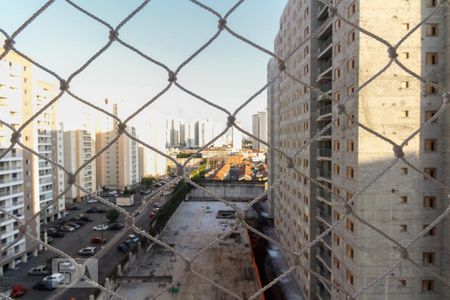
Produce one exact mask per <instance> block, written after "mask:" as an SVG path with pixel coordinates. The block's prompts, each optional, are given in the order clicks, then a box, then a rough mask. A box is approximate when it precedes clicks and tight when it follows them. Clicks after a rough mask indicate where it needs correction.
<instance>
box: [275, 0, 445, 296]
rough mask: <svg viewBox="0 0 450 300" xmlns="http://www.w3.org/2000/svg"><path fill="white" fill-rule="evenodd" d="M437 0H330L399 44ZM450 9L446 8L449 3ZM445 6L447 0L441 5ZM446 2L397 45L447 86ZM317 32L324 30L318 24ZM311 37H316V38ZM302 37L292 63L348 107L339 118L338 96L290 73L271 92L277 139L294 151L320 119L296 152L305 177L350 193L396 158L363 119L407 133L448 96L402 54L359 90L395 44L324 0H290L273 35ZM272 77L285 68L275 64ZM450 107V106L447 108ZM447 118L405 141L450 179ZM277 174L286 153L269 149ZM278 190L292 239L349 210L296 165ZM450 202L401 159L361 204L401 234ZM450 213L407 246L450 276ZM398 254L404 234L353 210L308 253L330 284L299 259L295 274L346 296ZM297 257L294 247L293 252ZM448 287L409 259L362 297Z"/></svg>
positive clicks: (298, 245) (309, 289) (322, 290)
mask: <svg viewBox="0 0 450 300" xmlns="http://www.w3.org/2000/svg"><path fill="white" fill-rule="evenodd" d="M437 2H438V1H381V0H380V1H350V0H341V1H333V3H335V4H336V5H337V9H338V13H339V14H340V15H342V16H345V17H348V18H349V19H350V20H351V21H352V22H355V23H357V24H361V26H362V27H364V28H365V29H367V30H369V31H370V32H373V33H375V34H377V35H379V36H382V37H383V38H384V39H386V40H387V41H389V42H390V43H392V44H395V43H396V42H398V41H399V40H400V39H402V38H403V37H404V36H405V35H406V34H407V32H408V31H409V30H410V29H411V28H412V27H413V26H414V25H415V24H419V23H420V22H422V21H423V20H424V19H425V17H426V16H427V15H428V14H430V13H431V11H432V10H433V9H434V7H435V6H436V5H437ZM446 9H448V8H446ZM444 11H445V10H444ZM447 22H448V13H447V14H446V13H440V14H436V15H434V16H433V17H432V18H430V19H427V20H426V22H425V24H424V26H423V27H422V29H421V30H418V31H416V32H414V33H413V34H411V35H410V36H409V37H408V38H407V40H406V41H405V42H404V43H403V44H402V46H401V47H400V48H399V49H397V51H398V55H399V57H398V59H399V60H400V61H401V62H402V63H404V64H405V65H406V66H407V67H408V68H410V69H411V70H413V71H414V72H416V73H418V74H421V75H422V76H424V77H426V78H427V79H428V80H430V81H434V82H436V83H438V84H440V85H441V86H447V88H448V87H449V76H450V75H449V74H450V67H449V65H448V64H447V63H446V60H445V59H444V57H448V56H449V54H450V53H449V50H448V49H449V47H448V46H449V40H448V39H447V38H446V37H448V31H447V29H446V28H447V27H446V25H445V24H447ZM313 32H317V34H316V35H314V36H311V34H312V33H313ZM309 38H311V39H309ZM297 47H299V49H298V50H297V51H296V52H295V53H294V54H293V55H292V56H291V57H290V58H289V60H287V61H286V67H287V70H288V71H289V72H290V73H291V74H294V75H295V76H298V77H299V78H300V79H301V80H302V81H303V82H305V83H307V84H309V85H312V86H314V87H316V88H317V89H320V90H321V91H322V92H323V93H325V94H327V95H331V96H333V98H334V99H336V100H337V101H340V102H341V103H343V100H344V99H346V98H348V101H346V102H345V104H344V105H345V108H346V111H347V113H348V114H349V117H348V118H347V117H346V116H345V115H340V116H339V117H338V119H337V120H336V122H335V123H334V124H333V126H332V127H331V128H328V129H325V127H326V126H327V125H329V124H330V122H332V113H333V112H336V107H335V106H336V105H334V106H333V105H332V102H331V101H330V99H329V98H326V97H323V96H320V95H317V94H315V93H313V92H312V91H311V90H310V89H309V88H307V87H304V86H302V85H301V84H299V83H297V82H295V81H293V80H292V79H290V78H289V77H288V76H286V75H281V76H280V77H279V78H278V79H277V80H276V82H275V83H274V84H273V86H272V87H271V89H269V92H268V97H269V99H268V107H269V112H270V114H271V115H270V116H269V119H270V120H271V122H270V127H271V128H269V132H270V137H269V140H270V141H271V144H272V145H274V147H278V148H280V149H281V150H283V151H284V152H285V153H287V154H289V155H291V156H292V155H294V153H296V152H297V151H298V150H299V149H300V148H301V147H302V146H303V145H305V143H306V142H307V141H309V140H310V139H311V138H312V137H313V136H315V135H316V134H317V133H318V132H319V131H323V132H322V135H321V137H320V138H319V139H318V141H317V142H315V143H313V144H311V145H310V146H309V147H307V148H306V149H304V150H303V151H301V152H300V153H299V154H298V155H297V156H296V158H295V160H294V164H295V166H296V168H298V170H300V171H301V172H302V173H303V174H305V175H306V176H308V177H312V178H315V179H316V180H317V181H319V182H320V183H321V184H322V185H324V186H326V187H328V188H329V189H331V190H332V191H333V192H334V193H336V194H338V195H340V197H342V198H343V199H344V200H346V201H348V200H350V199H351V198H352V197H353V195H355V194H356V193H357V192H358V191H359V190H361V189H362V188H363V187H364V186H366V185H367V184H368V183H370V182H371V180H372V179H373V178H374V177H375V176H377V174H380V173H381V172H382V171H383V170H385V169H386V168H387V167H388V165H389V163H390V162H391V161H392V159H393V158H394V154H393V151H392V145H391V144H389V143H385V142H383V141H382V140H380V139H379V138H378V137H376V136H375V135H373V134H371V133H369V132H368V131H366V130H363V129H362V128H361V127H359V126H355V125H354V121H358V122H361V123H362V124H365V125H366V126H368V127H370V128H371V129H373V130H375V131H376V132H379V133H381V134H383V135H384V136H386V137H388V138H390V139H392V140H393V141H395V142H396V143H397V144H400V143H402V142H403V141H404V140H405V139H406V138H407V137H408V136H409V135H410V134H411V133H412V132H413V131H414V130H416V129H417V128H419V127H420V124H421V123H423V122H424V121H426V120H428V119H430V118H431V117H432V116H433V115H434V114H435V113H436V112H437V110H438V109H439V107H440V106H441V105H442V100H441V98H440V97H441V96H440V95H439V94H438V92H437V89H435V88H433V87H430V86H426V85H423V84H421V82H420V81H418V80H416V79H415V78H414V77H413V76H411V75H410V74H408V73H406V72H404V71H402V70H401V69H400V68H399V67H398V66H391V67H390V68H388V69H387V70H386V71H384V72H383V73H382V74H381V75H380V76H379V77H378V78H377V79H376V80H374V81H373V82H371V83H370V84H369V85H367V86H366V87H364V89H362V90H361V91H360V92H359V93H355V92H356V89H357V87H358V86H361V85H362V84H363V83H364V82H366V81H367V80H369V79H370V78H372V77H373V76H374V75H375V74H377V72H379V71H380V70H381V69H382V68H383V67H384V66H385V65H386V64H387V63H388V62H389V58H388V56H387V52H386V46H385V45H384V44H382V43H379V42H378V41H377V40H375V39H373V38H372V37H370V36H368V35H365V34H363V33H361V32H360V31H358V30H357V29H355V28H354V27H353V26H351V25H349V24H347V23H346V22H344V21H342V20H339V19H338V18H336V17H332V16H330V14H329V10H328V8H327V7H326V6H324V5H323V4H321V3H319V2H318V1H296V0H291V1H288V4H287V6H286V8H285V10H284V13H283V16H282V17H281V21H280V31H279V33H278V35H277V37H276V40H275V51H276V54H277V55H278V56H279V57H287V56H288V54H289V53H291V52H292V51H294V49H296V48H297ZM268 72H269V78H273V76H274V75H275V74H276V73H277V72H279V71H278V63H277V62H276V61H273V60H272V61H271V62H270V63H269V66H268ZM446 116H448V111H447V112H446ZM449 130H450V128H449V122H448V118H446V117H444V118H440V119H439V120H437V121H436V122H434V123H433V124H431V125H430V126H429V127H428V128H427V129H426V130H423V131H422V132H420V134H419V135H418V136H417V137H416V138H414V139H412V140H410V141H408V144H407V146H405V153H406V156H407V158H408V160H409V161H411V162H412V163H413V164H414V165H415V166H417V167H418V168H419V169H421V170H423V171H424V172H426V173H428V174H429V175H430V176H432V177H435V178H437V179H438V180H441V181H442V182H445V183H446V184H449V181H450V179H449V178H450V177H449V176H448V170H450V165H449V157H450V156H449V153H448V151H449V150H448V149H449V147H446V146H447V145H448V143H449V138H448V132H450V131H449ZM269 155H270V157H269V163H270V167H271V168H270V172H271V174H270V176H269V178H271V180H272V182H273V179H274V178H278V177H279V176H280V175H281V174H282V173H284V172H285V171H286V170H287V169H288V168H287V161H286V159H285V158H283V157H282V156H281V155H280V154H279V153H275V152H273V151H271V152H270V153H269ZM270 196H271V198H272V199H271V202H272V203H273V211H274V217H275V228H276V232H277V234H278V236H279V238H280V241H281V242H282V243H283V244H284V245H286V246H288V247H290V248H291V249H293V250H300V249H302V248H303V247H305V246H306V245H307V244H308V243H309V242H310V241H312V240H313V239H314V238H315V237H316V236H318V235H319V234H320V233H322V232H324V231H325V230H326V229H327V228H329V226H330V224H332V223H335V222H337V221H339V220H341V219H342V218H344V217H345V211H344V210H343V208H342V201H341V200H340V199H338V198H337V197H335V196H332V194H331V193H329V192H327V191H326V190H325V189H320V188H317V186H316V185H314V184H313V183H311V181H310V180H308V178H306V177H305V176H301V175H300V174H298V173H295V172H292V170H291V171H290V172H289V175H288V176H287V177H286V178H285V179H283V182H282V184H281V186H280V187H279V189H278V191H276V192H274V193H273V194H271V195H270ZM447 205H448V199H447V197H446V194H444V193H443V191H441V190H440V189H438V188H437V187H436V186H435V185H433V184H432V183H431V182H430V180H427V179H425V178H424V176H423V175H420V174H418V173H415V172H414V171H413V170H412V169H411V168H410V167H409V166H408V165H406V164H404V163H402V162H398V163H397V164H396V165H395V166H394V167H392V168H391V169H390V170H389V171H388V172H386V173H385V174H383V176H382V178H380V179H379V180H377V181H376V182H375V183H374V184H373V185H372V186H371V187H370V188H369V189H368V190H366V191H365V192H364V193H363V194H362V195H361V196H359V197H358V199H357V200H356V202H355V204H354V205H353V208H352V209H353V211H354V213H355V214H356V215H358V216H359V217H360V218H362V219H364V220H366V221H367V222H369V223H370V224H372V225H373V226H375V227H376V228H378V229H380V230H382V231H383V232H386V233H388V234H389V236H391V237H392V238H394V239H395V240H397V241H402V240H408V239H409V238H411V237H412V236H414V235H416V234H418V233H419V232H420V231H422V230H423V229H424V228H425V227H426V226H427V225H428V224H430V222H431V221H432V220H434V218H436V217H437V216H438V215H439V214H440V213H442V212H443V211H444V210H445V208H446V207H447ZM447 228H448V221H447V220H446V221H444V222H443V223H441V224H439V227H438V228H437V229H433V230H431V231H430V232H429V233H428V234H427V236H425V237H422V238H420V239H419V240H418V241H416V242H415V244H414V246H413V247H410V248H409V249H408V253H409V257H410V258H412V259H413V260H414V261H415V262H416V263H418V264H420V265H421V266H422V268H424V269H427V270H430V271H434V272H437V273H440V274H442V275H444V277H445V278H448V277H449V268H448V261H449V254H448V253H450V252H449V241H450V240H449V239H448V237H447V238H446V235H448V232H446V229H447ZM398 257H399V251H398V249H396V248H395V246H394V245H393V244H392V243H390V242H389V241H387V240H386V239H385V238H383V237H382V236H380V235H379V233H377V232H376V231H374V230H372V229H370V228H369V227H367V226H366V225H364V224H362V223H361V222H359V221H358V220H357V219H356V218H355V217H354V216H353V215H349V216H347V219H346V221H345V222H344V223H343V224H341V225H339V226H337V227H336V228H335V229H334V230H333V231H332V233H331V234H328V235H326V236H325V237H324V238H323V239H322V240H321V241H320V242H319V243H318V244H316V246H314V247H312V248H311V249H309V250H307V251H305V252H304V255H303V256H302V257H301V259H300V263H301V265H302V266H304V267H305V268H308V269H311V270H312V271H314V272H317V273H318V274H320V275H321V276H322V277H323V278H325V279H327V280H329V281H330V282H332V283H333V285H330V284H327V283H326V281H324V280H319V279H318V278H317V277H315V276H313V275H312V274H309V273H308V272H307V271H305V270H302V269H301V268H297V270H296V273H295V274H296V278H297V281H298V283H299V286H300V288H301V289H302V290H303V293H304V295H305V297H306V298H309V299H316V298H318V299H346V295H345V293H344V292H343V291H347V292H348V293H350V294H352V293H355V292H356V291H358V290H359V289H361V288H362V287H364V286H365V285H367V284H368V283H369V282H370V281H372V280H374V279H375V278H376V277H377V276H380V275H381V274H382V273H383V272H384V271H385V270H387V269H388V268H389V267H391V266H393V265H394V263H395V262H396V260H397V259H398ZM286 258H287V259H288V261H289V263H291V264H292V263H293V262H294V260H293V258H292V257H291V256H290V255H289V254H286ZM386 293H387V294H388V295H389V298H390V299H391V298H392V299H444V298H448V296H449V295H448V288H446V287H445V286H444V284H443V283H442V282H440V281H438V280H437V279H436V278H434V277H433V276H430V274H429V273H427V272H425V271H422V270H420V269H418V268H416V267H415V266H413V265H412V264H410V263H407V262H404V263H402V265H401V266H400V267H398V268H395V269H394V270H393V271H392V273H391V274H389V275H388V276H387V279H386V280H383V281H382V282H378V283H377V284H376V285H375V286H374V287H372V288H370V289H369V290H367V291H366V292H365V293H364V294H363V295H361V296H359V297H358V299H380V298H383V299H384V297H385V294H386Z"/></svg>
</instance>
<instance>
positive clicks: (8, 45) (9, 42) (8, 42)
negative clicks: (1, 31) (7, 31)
mask: <svg viewBox="0 0 450 300" xmlns="http://www.w3.org/2000/svg"><path fill="white" fill-rule="evenodd" d="M15 43H16V42H15V41H14V40H13V39H6V40H5V43H4V44H3V48H4V49H5V50H6V51H9V50H11V48H12V47H13V46H14V44H15Z"/></svg>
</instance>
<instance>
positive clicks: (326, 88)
mask: <svg viewBox="0 0 450 300" xmlns="http://www.w3.org/2000/svg"><path fill="white" fill-rule="evenodd" d="M331 89H332V84H331V81H329V82H327V83H324V84H321V85H320V86H319V90H320V91H322V92H324V93H331Z"/></svg>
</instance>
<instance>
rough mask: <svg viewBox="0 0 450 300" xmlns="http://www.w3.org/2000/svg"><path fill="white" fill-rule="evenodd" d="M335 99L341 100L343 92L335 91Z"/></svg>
mask: <svg viewBox="0 0 450 300" xmlns="http://www.w3.org/2000/svg"><path fill="white" fill-rule="evenodd" d="M334 99H336V101H337V102H339V101H341V93H335V94H334Z"/></svg>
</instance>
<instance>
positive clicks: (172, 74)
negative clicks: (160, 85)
mask: <svg viewBox="0 0 450 300" xmlns="http://www.w3.org/2000/svg"><path fill="white" fill-rule="evenodd" d="M167 80H168V81H169V82H175V81H177V75H176V74H175V72H173V71H170V72H169V79H167Z"/></svg>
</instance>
